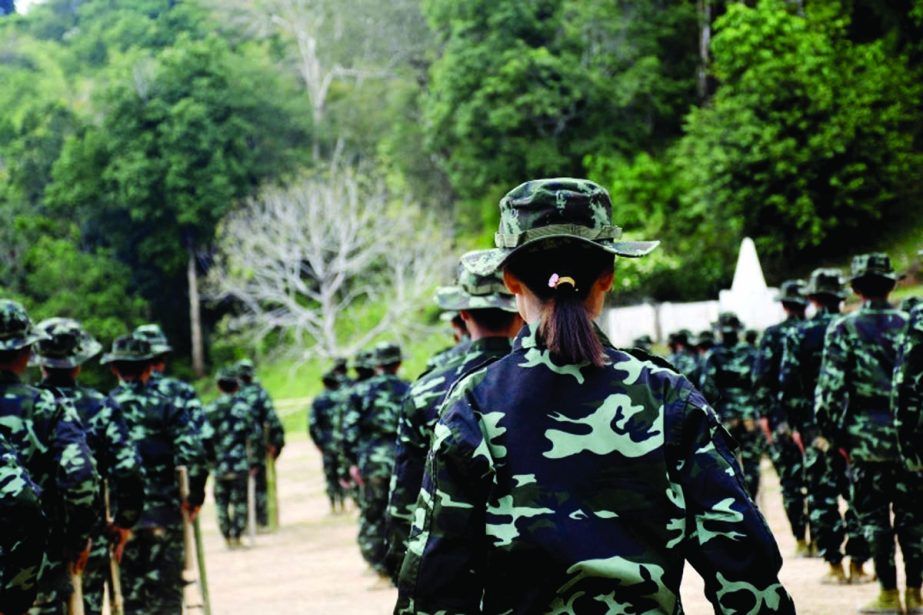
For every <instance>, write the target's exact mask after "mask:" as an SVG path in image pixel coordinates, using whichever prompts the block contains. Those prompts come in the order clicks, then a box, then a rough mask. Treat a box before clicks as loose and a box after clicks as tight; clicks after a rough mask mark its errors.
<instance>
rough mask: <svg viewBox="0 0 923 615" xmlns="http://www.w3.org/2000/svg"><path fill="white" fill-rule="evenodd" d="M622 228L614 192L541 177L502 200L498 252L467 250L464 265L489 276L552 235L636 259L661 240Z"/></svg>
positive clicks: (575, 181)
mask: <svg viewBox="0 0 923 615" xmlns="http://www.w3.org/2000/svg"><path fill="white" fill-rule="evenodd" d="M621 236H622V229H621V228H619V227H618V226H616V225H614V224H613V223H612V201H611V200H610V198H609V193H608V192H606V190H605V189H604V188H603V187H602V186H599V185H598V184H596V183H594V182H591V181H589V180H586V179H572V178H569V177H559V178H554V179H536V180H532V181H527V182H526V183H524V184H521V185H519V186H517V187H516V188H513V189H512V190H510V191H509V192H508V193H507V194H506V196H504V197H503V199H501V200H500V228H499V231H498V232H497V234H496V235H495V237H494V244H495V245H496V246H497V249H496V250H484V251H483V252H478V253H472V254H466V255H465V256H464V257H463V258H462V263H463V264H464V265H465V267H466V268H467V269H468V270H469V271H471V272H472V273H476V274H478V275H489V274H491V273H493V272H494V271H496V270H497V269H499V268H500V267H501V266H502V265H503V264H504V263H505V262H506V260H507V259H508V258H509V257H510V256H512V255H513V254H515V253H516V252H518V251H520V250H521V249H523V248H525V247H526V246H534V245H537V244H540V243H544V242H546V241H547V240H549V239H567V240H576V241H580V242H584V243H587V244H590V245H593V246H597V247H599V248H600V249H602V250H605V251H606V252H609V253H611V254H616V255H618V256H627V257H631V258H635V257H639V256H646V255H647V254H649V253H650V252H651V251H652V250H653V249H654V248H656V247H657V246H658V245H659V243H660V242H659V241H621V240H620V238H621Z"/></svg>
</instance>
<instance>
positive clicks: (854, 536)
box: [779, 309, 869, 564]
mask: <svg viewBox="0 0 923 615" xmlns="http://www.w3.org/2000/svg"><path fill="white" fill-rule="evenodd" d="M837 317H838V314H837V313H836V312H831V311H827V310H824V309H821V310H820V311H819V312H818V313H817V314H815V315H814V317H813V318H811V319H810V320H806V321H802V322H801V323H799V324H798V326H797V327H795V328H794V329H791V330H789V331H788V332H787V334H786V336H785V340H784V343H783V348H784V350H783V353H782V365H781V367H780V374H779V386H780V402H781V404H782V412H783V413H784V415H785V417H786V420H787V421H788V422H789V425H790V426H791V428H792V429H793V430H795V431H797V432H798V433H800V434H801V439H802V442H804V446H805V452H804V460H803V466H804V480H805V487H806V490H807V502H808V511H809V516H810V524H811V541H812V542H813V543H814V544H815V545H816V546H817V549H818V553H819V554H820V556H821V557H822V558H824V560H825V561H827V562H829V563H831V564H839V563H840V562H841V561H842V560H843V539H844V537H848V542H847V543H846V555H848V556H850V557H851V558H852V560H853V561H855V562H864V561H866V560H867V559H868V558H869V549H868V542H867V541H866V540H865V536H864V535H863V533H862V528H861V526H860V525H859V519H858V517H857V515H856V512H855V510H854V508H853V506H852V504H851V503H850V504H849V506H848V508H847V509H846V513H845V516H844V515H843V514H841V513H840V502H839V500H840V498H843V499H844V500H846V501H847V502H850V492H849V478H848V475H847V465H846V459H845V458H844V457H843V456H842V455H841V454H840V453H839V451H837V450H836V449H835V448H832V449H830V450H829V451H827V452H824V451H821V450H820V449H818V448H816V447H815V446H813V445H812V443H813V442H814V440H815V439H816V438H817V437H818V436H820V435H822V434H821V433H820V430H819V428H818V426H817V422H816V420H815V418H814V403H813V401H814V390H815V388H816V385H817V380H818V378H819V376H820V363H821V358H822V356H823V351H824V334H825V332H826V330H827V327H828V326H829V325H830V323H831V322H832V321H833V320H834V319H835V318H837Z"/></svg>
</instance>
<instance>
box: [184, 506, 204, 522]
mask: <svg viewBox="0 0 923 615" xmlns="http://www.w3.org/2000/svg"><path fill="white" fill-rule="evenodd" d="M180 506H181V507H182V509H183V512H185V513H186V515H187V516H188V517H189V522H190V523H192V522H193V521H195V518H196V517H197V516H198V515H199V508H200V507H199V506H193V505H192V504H190V503H189V502H185V501H184V502H183V503H182V504H181V505H180Z"/></svg>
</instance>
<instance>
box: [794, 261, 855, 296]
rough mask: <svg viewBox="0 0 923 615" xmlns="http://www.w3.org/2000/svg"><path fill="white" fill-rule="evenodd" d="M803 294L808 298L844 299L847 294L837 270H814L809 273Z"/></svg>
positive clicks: (840, 274)
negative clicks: (827, 296) (829, 297)
mask: <svg viewBox="0 0 923 615" xmlns="http://www.w3.org/2000/svg"><path fill="white" fill-rule="evenodd" d="M804 294H805V295H807V296H808V297H810V296H812V295H830V296H832V297H839V298H840V299H845V298H846V295H847V292H846V289H845V288H844V287H843V274H842V272H841V271H840V270H839V269H825V268H819V269H815V270H814V271H812V272H811V277H810V278H809V279H808V283H807V285H806V286H805V287H804Z"/></svg>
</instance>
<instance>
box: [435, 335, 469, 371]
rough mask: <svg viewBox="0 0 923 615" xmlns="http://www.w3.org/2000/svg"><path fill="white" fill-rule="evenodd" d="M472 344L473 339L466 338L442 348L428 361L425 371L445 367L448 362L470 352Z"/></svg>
mask: <svg viewBox="0 0 923 615" xmlns="http://www.w3.org/2000/svg"><path fill="white" fill-rule="evenodd" d="M470 345H471V340H470V339H469V338H467V337H466V338H465V339H463V340H461V341H460V342H458V343H457V344H455V345H454V346H449V347H448V348H445V349H443V350H440V351H439V352H437V353H436V354H434V355H433V356H432V357H430V358H429V360H428V361H427V362H426V369H424V370H423V373H424V374H425V373H426V372H431V371H433V370H437V369H441V368H443V367H445V366H446V365H447V364H448V363H450V362H451V361H453V360H455V359H456V358H457V357H459V356H461V355H464V354H465V353H466V352H468V346H470Z"/></svg>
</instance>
